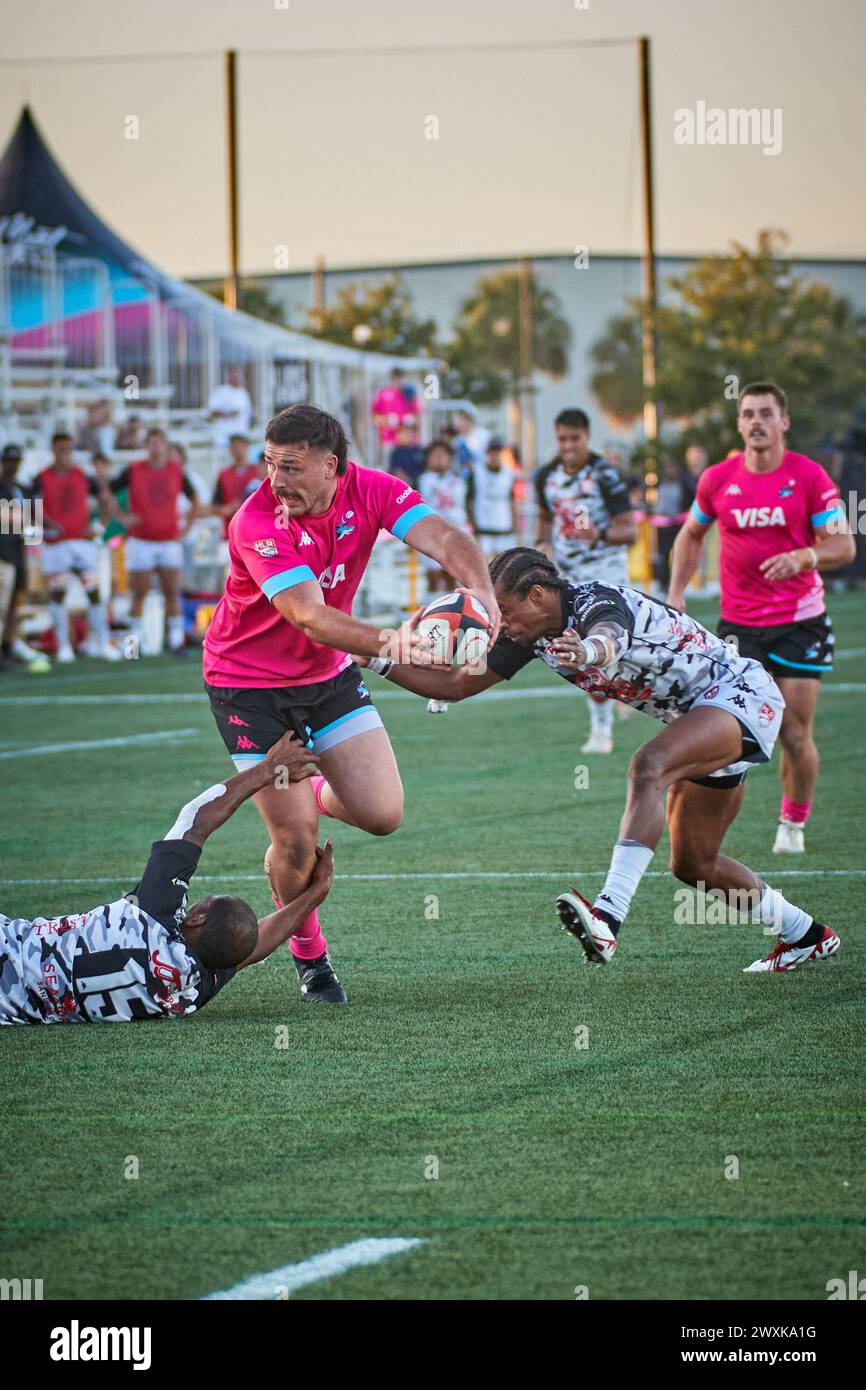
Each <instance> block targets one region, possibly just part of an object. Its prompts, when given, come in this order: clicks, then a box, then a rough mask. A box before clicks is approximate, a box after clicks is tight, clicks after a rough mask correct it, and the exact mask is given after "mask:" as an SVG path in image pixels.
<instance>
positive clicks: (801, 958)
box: [743, 927, 842, 975]
mask: <svg viewBox="0 0 866 1390" xmlns="http://www.w3.org/2000/svg"><path fill="white" fill-rule="evenodd" d="M841 945H842V942H841V941H840V939H839V937H838V936H837V935H836V933H835V932H834V931H832V930H831V929H830V927H825V928H824V935H823V936H822V937H821V940H820V941H818V942H816V944H815V945H814V946H798V945H797V943H796V942H794V944H793V945H791V943H790V942H787V941H783V940H782V939H781V937H780V938H779V940H778V941H777V942H776V944H775V946H774V947H773V949H772V951H771V952H770V954H769V955H768V956H764V958H763V960H753V961H752V964H751V965H746V966H744V967H743V974H744V975H748V974H750V973H751V972H753V971H777V972H781V971H785V970H796V969H797V967H798V966H799V965H808V964H809V963H810V962H811V961H815V960H828V959H829V957H830V956H835V954H836V952H837V951H838V949H839V947H840V946H841Z"/></svg>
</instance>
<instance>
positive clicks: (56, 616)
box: [48, 602, 69, 647]
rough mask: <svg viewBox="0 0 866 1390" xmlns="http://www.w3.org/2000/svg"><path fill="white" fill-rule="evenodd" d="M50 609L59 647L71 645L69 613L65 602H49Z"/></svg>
mask: <svg viewBox="0 0 866 1390" xmlns="http://www.w3.org/2000/svg"><path fill="white" fill-rule="evenodd" d="M48 611H49V613H50V614H51V625H52V627H53V628H54V635H55V637H56V638H57V645H58V647H68V646H69V614H68V612H67V610H66V604H65V603H54V602H52V603H49V605H48Z"/></svg>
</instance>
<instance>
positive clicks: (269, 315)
mask: <svg viewBox="0 0 866 1390" xmlns="http://www.w3.org/2000/svg"><path fill="white" fill-rule="evenodd" d="M200 288H201V289H203V290H204V291H205V293H206V294H209V295H211V296H212V298H214V299H218V300H219V301H220V303H222V299H223V286H222V281H219V280H211V281H209V282H208V283H207V284H203V285H201V286H200ZM238 308H239V309H242V310H243V312H244V313H245V314H251V315H252V317H253V318H254V319H262V320H263V321H264V322H265V323H276V324H278V325H279V327H280V328H285V327H287V324H286V311H285V309H284V308H283V305H282V304H281V302H280V300H278V299H275V298H274V296H273V294H272V293H271V291H270V290H269V288H268V286H267V285H266V284H264V283H263V282H262V281H261V280H241V283H240V291H239V294H238Z"/></svg>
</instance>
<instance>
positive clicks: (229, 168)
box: [223, 48, 240, 309]
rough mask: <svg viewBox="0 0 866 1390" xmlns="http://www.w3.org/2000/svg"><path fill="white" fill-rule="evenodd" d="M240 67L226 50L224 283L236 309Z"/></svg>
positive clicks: (227, 304) (230, 305)
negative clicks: (226, 269)
mask: <svg viewBox="0 0 866 1390" xmlns="http://www.w3.org/2000/svg"><path fill="white" fill-rule="evenodd" d="M237 64H238V55H237V51H236V50H235V49H234V48H229V49H226V53H225V79H226V179H227V183H228V213H229V273H228V275H227V276H226V278H225V280H224V281H223V304H224V305H225V307H226V308H227V309H237V307H238V300H239V298H240V277H239V274H238V109H237V94H238V88H237Z"/></svg>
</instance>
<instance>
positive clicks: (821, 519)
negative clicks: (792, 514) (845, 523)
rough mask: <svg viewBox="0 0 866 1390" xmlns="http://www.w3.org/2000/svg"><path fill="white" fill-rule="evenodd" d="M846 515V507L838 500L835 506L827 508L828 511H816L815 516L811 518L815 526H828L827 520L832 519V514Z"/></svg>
mask: <svg viewBox="0 0 866 1390" xmlns="http://www.w3.org/2000/svg"><path fill="white" fill-rule="evenodd" d="M844 515H845V509H844V508H843V507H841V506H840V505H839V504H838V502H837V503H836V504H835V506H832V507H828V508H827V510H826V512H816V513H815V515H814V516H813V517H811V518H810V520H811V522H812V525H813V526H826V524H827V522H828V521H829V520H830V517H831V516H844Z"/></svg>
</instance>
